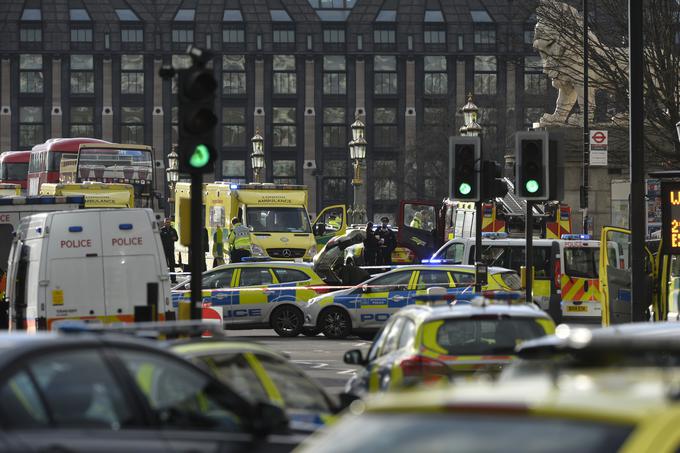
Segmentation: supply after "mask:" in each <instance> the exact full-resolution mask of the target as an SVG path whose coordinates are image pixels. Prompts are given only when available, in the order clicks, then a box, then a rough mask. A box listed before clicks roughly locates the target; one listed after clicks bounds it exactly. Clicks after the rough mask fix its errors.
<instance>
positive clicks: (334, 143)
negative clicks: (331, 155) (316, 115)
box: [323, 126, 347, 148]
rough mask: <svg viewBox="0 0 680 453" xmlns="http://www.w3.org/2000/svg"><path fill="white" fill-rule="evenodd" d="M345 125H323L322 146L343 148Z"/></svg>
mask: <svg viewBox="0 0 680 453" xmlns="http://www.w3.org/2000/svg"><path fill="white" fill-rule="evenodd" d="M346 133H347V132H346V129H345V126H324V127H323V146H326V147H334V148H343V147H345V146H347V135H346Z"/></svg>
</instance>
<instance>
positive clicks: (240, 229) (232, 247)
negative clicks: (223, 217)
mask: <svg viewBox="0 0 680 453" xmlns="http://www.w3.org/2000/svg"><path fill="white" fill-rule="evenodd" d="M228 242H229V257H230V262H232V263H240V262H241V261H242V260H243V258H244V257H246V256H250V230H249V229H248V227H247V226H245V225H243V224H242V223H241V221H240V220H239V218H238V217H234V218H233V219H231V230H229V240H228Z"/></svg>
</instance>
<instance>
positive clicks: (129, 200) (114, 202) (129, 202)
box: [40, 182, 135, 208]
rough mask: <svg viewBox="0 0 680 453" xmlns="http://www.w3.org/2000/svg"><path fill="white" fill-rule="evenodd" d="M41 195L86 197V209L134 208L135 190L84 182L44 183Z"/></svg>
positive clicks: (126, 187) (131, 187)
mask: <svg viewBox="0 0 680 453" xmlns="http://www.w3.org/2000/svg"><path fill="white" fill-rule="evenodd" d="M40 195H54V196H68V195H82V196H84V197H85V207H86V208H134V207H135V189H134V187H133V186H132V185H131V184H120V183H101V182H83V183H68V184H53V183H44V184H42V185H41V186H40Z"/></svg>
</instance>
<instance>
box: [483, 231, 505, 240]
mask: <svg viewBox="0 0 680 453" xmlns="http://www.w3.org/2000/svg"><path fill="white" fill-rule="evenodd" d="M482 238H483V239H507V238H508V233H500V232H496V231H485V232H483V233H482Z"/></svg>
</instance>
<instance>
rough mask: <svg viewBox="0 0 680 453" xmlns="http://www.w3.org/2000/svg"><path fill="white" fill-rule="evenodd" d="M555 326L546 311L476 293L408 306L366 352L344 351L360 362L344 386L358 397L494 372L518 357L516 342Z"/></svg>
mask: <svg viewBox="0 0 680 453" xmlns="http://www.w3.org/2000/svg"><path fill="white" fill-rule="evenodd" d="M508 296H509V295H508ZM554 331H555V324H554V323H553V321H552V319H550V317H549V316H548V315H547V314H546V313H545V312H544V311H542V310H541V309H540V308H538V307H537V306H536V305H528V304H524V303H520V304H512V303H511V301H500V300H499V301H493V300H484V299H482V298H481V297H480V298H477V299H474V300H473V301H472V303H468V302H467V301H466V302H465V303H464V304H460V303H456V302H454V303H453V305H443V306H431V305H413V306H410V307H406V308H403V309H401V310H399V311H398V312H397V313H396V314H394V315H393V316H392V317H390V319H389V321H387V322H386V323H385V325H384V326H383V328H382V329H381V331H380V333H379V334H378V335H377V336H376V338H375V340H374V342H373V344H372V346H371V349H370V350H369V352H368V355H367V356H366V357H365V358H364V357H363V356H362V352H361V351H360V350H358V349H354V350H351V351H347V353H345V362H346V363H349V364H353V365H363V366H364V368H363V369H362V370H360V371H359V372H358V373H357V374H355V375H354V376H352V377H351V378H350V380H349V381H348V382H347V386H346V389H345V392H346V393H348V394H350V395H352V396H354V397H362V396H364V395H365V394H367V393H371V392H378V391H385V390H392V389H395V388H400V387H405V386H412V385H414V384H418V383H421V382H437V381H442V380H446V379H448V378H451V377H454V376H462V375H465V374H471V373H473V372H480V371H483V372H489V373H495V372H497V371H500V369H501V368H502V367H503V366H504V365H506V364H508V363H510V362H511V361H512V360H514V359H515V358H516V356H515V347H516V346H517V345H518V344H520V343H522V342H524V341H526V340H531V339H535V338H539V337H543V336H545V335H549V334H552V333H553V332H554Z"/></svg>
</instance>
